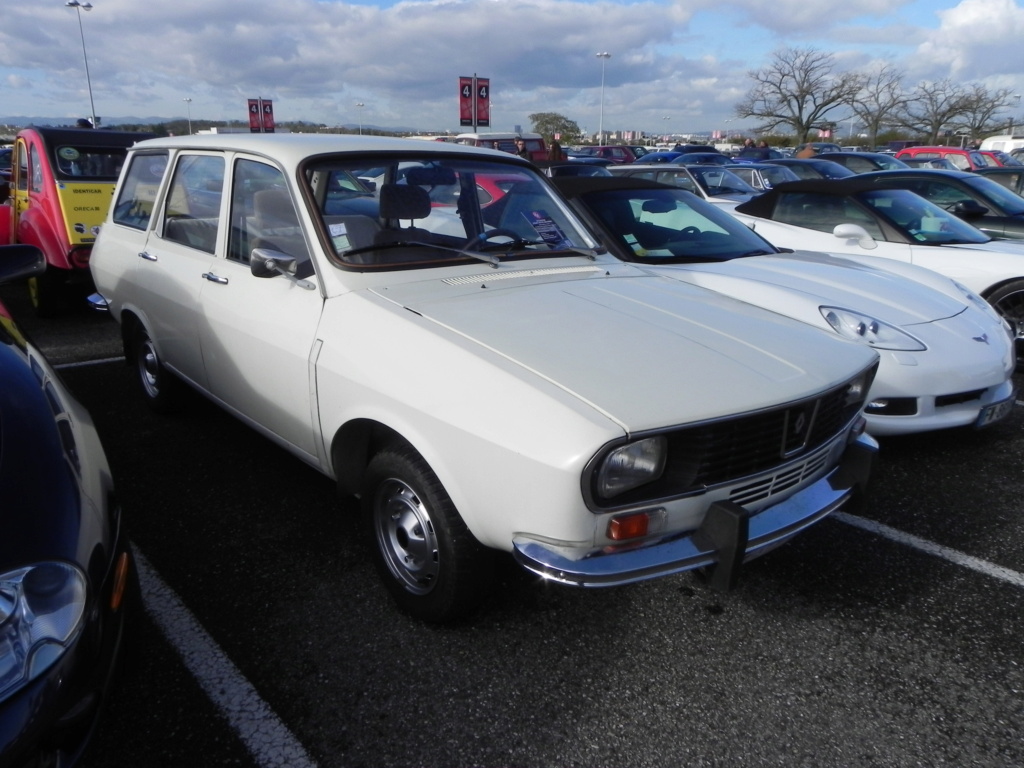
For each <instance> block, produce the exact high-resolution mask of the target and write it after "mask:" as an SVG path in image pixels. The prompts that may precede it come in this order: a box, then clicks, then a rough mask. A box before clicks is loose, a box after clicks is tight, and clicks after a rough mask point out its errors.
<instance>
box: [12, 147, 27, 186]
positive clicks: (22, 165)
mask: <svg viewBox="0 0 1024 768" xmlns="http://www.w3.org/2000/svg"><path fill="white" fill-rule="evenodd" d="M14 153H15V154H16V155H17V156H18V159H17V162H18V189H19V190H21V191H22V192H26V191H27V190H28V152H27V151H26V145H25V144H24V143H23V142H18V143H17V144H16V145H15V147H14Z"/></svg>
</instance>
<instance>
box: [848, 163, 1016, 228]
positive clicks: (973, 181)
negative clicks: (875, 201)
mask: <svg viewBox="0 0 1024 768" xmlns="http://www.w3.org/2000/svg"><path fill="white" fill-rule="evenodd" d="M986 173H987V172H986ZM861 178H864V179H868V180H870V181H871V182H872V183H873V184H875V185H876V186H879V187H885V188H887V189H909V190H910V191H911V192H916V193H917V194H919V195H920V196H921V197H923V198H925V199H926V200H930V201H931V202H933V203H934V204H935V205H937V206H939V207H940V208H945V209H946V210H947V211H949V212H950V213H954V214H956V215H957V216H959V217H960V218H961V219H963V220H964V221H966V222H968V223H969V224H972V225H973V226H975V227H977V228H978V229H980V230H981V231H982V232H984V233H985V234H986V235H988V236H989V237H996V238H999V237H1010V238H1024V197H1021V196H1020V195H1018V194H1016V193H1015V192H1011V191H1010V190H1009V189H1007V188H1006V187H1004V186H1003V185H1002V184H1000V183H999V182H997V181H995V180H993V179H992V178H990V177H989V176H986V175H983V174H982V173H979V172H978V171H940V170H931V169H927V168H910V169H907V170H905V171H877V172H875V173H864V174H861Z"/></svg>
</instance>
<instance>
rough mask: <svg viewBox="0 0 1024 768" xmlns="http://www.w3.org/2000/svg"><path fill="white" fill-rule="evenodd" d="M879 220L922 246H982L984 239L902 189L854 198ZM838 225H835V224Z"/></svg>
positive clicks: (941, 210)
mask: <svg viewBox="0 0 1024 768" xmlns="http://www.w3.org/2000/svg"><path fill="white" fill-rule="evenodd" d="M857 197H858V198H859V199H860V200H861V201H862V202H864V203H866V204H867V205H868V206H869V207H870V208H871V209H873V210H874V211H875V213H877V214H878V215H879V216H881V217H882V218H884V219H886V220H887V221H889V223H891V224H892V225H893V226H895V227H897V228H898V229H901V230H903V231H904V232H905V233H906V234H907V236H908V237H909V239H910V240H913V241H917V242H919V243H923V244H925V245H942V244H944V243H986V242H988V241H989V239H990V238H989V237H988V235H986V234H984V233H983V232H981V231H980V230H978V229H975V228H974V227H972V226H971V225H970V224H968V223H967V222H965V221H963V220H961V219H959V218H958V217H956V216H954V215H953V214H951V213H949V212H948V211H944V210H943V209H942V208H939V207H938V206H937V205H935V204H933V203H931V202H929V201H928V200H925V199H924V198H923V197H921V196H920V195H917V194H915V193H914V192H910V191H909V190H906V189H879V190H874V191H870V192H862V193H860V194H859V195H858V196H857ZM836 223H838V222H836Z"/></svg>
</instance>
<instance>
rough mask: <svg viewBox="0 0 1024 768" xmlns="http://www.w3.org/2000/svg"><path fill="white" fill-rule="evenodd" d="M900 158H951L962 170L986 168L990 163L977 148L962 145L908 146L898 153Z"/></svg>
mask: <svg viewBox="0 0 1024 768" xmlns="http://www.w3.org/2000/svg"><path fill="white" fill-rule="evenodd" d="M896 157H897V159H899V160H905V159H907V158H908V157H912V158H917V159H921V160H932V159H935V158H943V159H945V160H949V162H951V163H952V164H953V165H955V166H956V167H957V170H961V171H973V170H976V169H977V168H984V167H985V166H986V165H988V163H987V162H985V157H984V156H983V155H982V154H981V153H980V152H978V150H976V149H961V148H960V147H906V148H905V149H901V150H900V151H899V152H897V153H896Z"/></svg>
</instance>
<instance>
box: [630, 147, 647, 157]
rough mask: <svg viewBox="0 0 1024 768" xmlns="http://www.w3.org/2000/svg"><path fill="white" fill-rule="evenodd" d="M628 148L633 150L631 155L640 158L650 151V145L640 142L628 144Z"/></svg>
mask: <svg viewBox="0 0 1024 768" xmlns="http://www.w3.org/2000/svg"><path fill="white" fill-rule="evenodd" d="M629 148H630V149H631V150H633V155H634V156H636V157H637V158H641V157H643V156H644V155H646V154H648V153H650V151H651V148H650V147H645V146H643V145H642V144H630V145H629Z"/></svg>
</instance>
